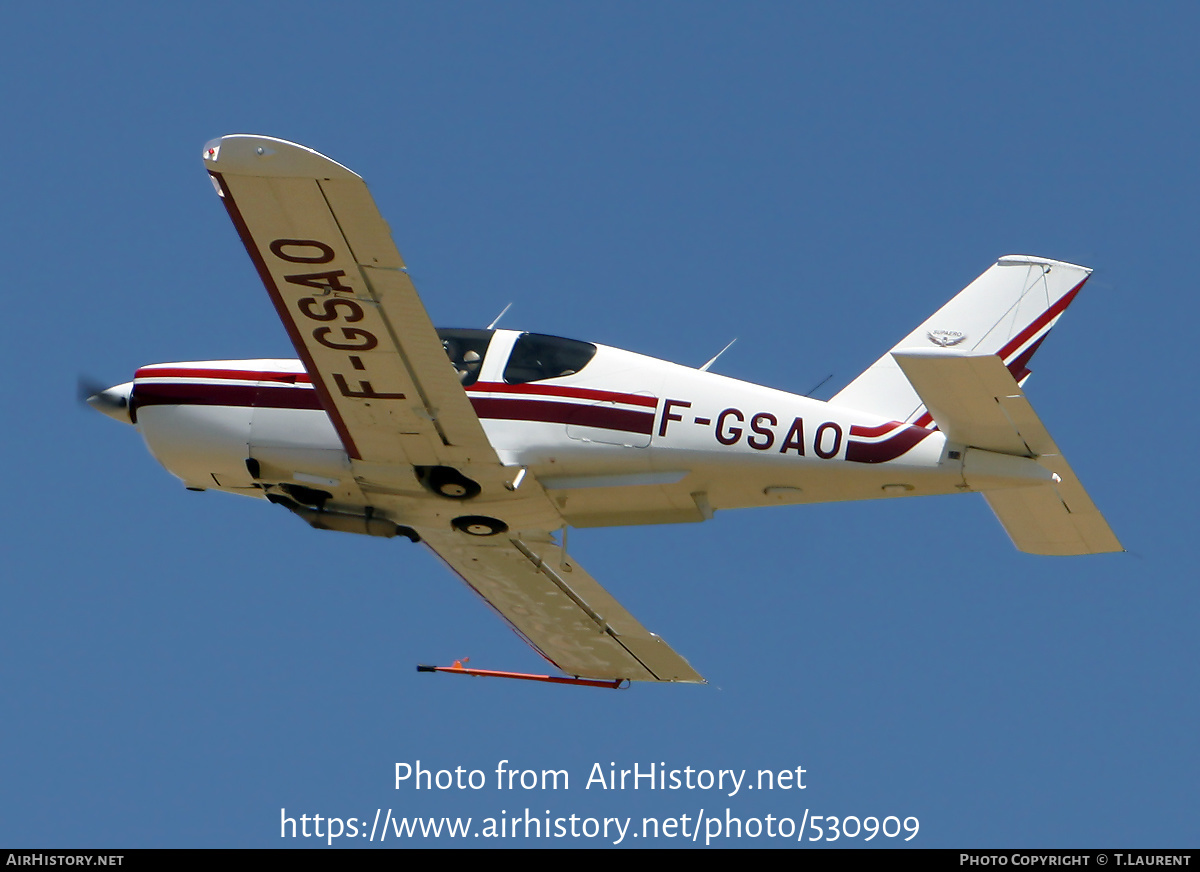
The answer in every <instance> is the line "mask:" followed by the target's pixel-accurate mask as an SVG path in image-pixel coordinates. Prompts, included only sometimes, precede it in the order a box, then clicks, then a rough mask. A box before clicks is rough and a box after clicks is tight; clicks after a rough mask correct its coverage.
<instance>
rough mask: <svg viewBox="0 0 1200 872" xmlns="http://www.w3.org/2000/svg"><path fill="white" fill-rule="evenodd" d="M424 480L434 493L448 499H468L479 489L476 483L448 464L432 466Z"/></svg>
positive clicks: (476, 493)
mask: <svg viewBox="0 0 1200 872" xmlns="http://www.w3.org/2000/svg"><path fill="white" fill-rule="evenodd" d="M426 481H427V482H428V483H429V489H430V490H432V491H433V492H434V493H435V494H438V495H439V496H443V497H446V499H450V500H469V499H470V498H471V497H473V496H476V495H478V493H479V491H480V490H481V488H480V487H479V485H478V484H476V483H475V482H473V481H471V479H469V478H467V477H466V476H465V475H463V474H462V473H461V472H459V471H458V470H457V469H454V468H452V467H449V466H434V467H432V468H431V469H430V470H429V473H428V478H427V479H426Z"/></svg>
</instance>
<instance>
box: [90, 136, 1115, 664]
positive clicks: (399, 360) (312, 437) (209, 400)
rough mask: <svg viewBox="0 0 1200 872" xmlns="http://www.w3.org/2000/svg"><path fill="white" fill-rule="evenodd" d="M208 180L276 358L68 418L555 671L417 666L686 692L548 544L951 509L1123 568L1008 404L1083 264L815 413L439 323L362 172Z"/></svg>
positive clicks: (251, 167) (1047, 451)
mask: <svg viewBox="0 0 1200 872" xmlns="http://www.w3.org/2000/svg"><path fill="white" fill-rule="evenodd" d="M204 162H205V165H206V167H207V169H208V172H209V175H210V176H211V177H212V183H213V187H214V188H215V189H216V191H217V194H218V196H220V198H221V199H222V201H223V202H224V204H225V208H226V209H227V210H228V212H229V216H230V218H232V219H233V223H234V226H235V227H236V228H237V231H238V234H239V235H240V236H241V238H242V242H243V243H245V246H246V250H247V252H249V254H250V258H251V260H253V262H254V265H255V266H256V267H257V269H258V273H259V276H260V277H261V278H262V281H263V284H264V285H266V288H267V291H268V293H269V294H270V296H271V299H272V301H273V302H274V304H275V308H276V310H277V311H278V313H279V316H280V318H281V319H282V320H283V323H284V325H285V326H286V328H287V331H288V334H289V335H290V337H291V340H292V343H293V344H294V345H295V347H296V351H297V352H298V353H299V355H300V360H298V361H297V360H233V361H229V360H222V361H205V362H199V363H167V364H157V365H154V366H147V367H143V368H142V369H139V370H138V371H137V374H136V375H135V377H134V380H133V381H132V382H128V383H126V384H122V385H118V386H116V387H112V388H109V389H107V390H104V391H100V392H98V393H96V394H95V395H94V396H92V397H91V398H90V399H89V402H90V403H91V405H92V406H94V407H95V408H97V409H99V410H100V411H102V412H105V413H106V414H108V415H109V416H111V417H113V418H116V419H118V420H121V421H125V422H127V423H130V424H134V425H135V426H136V427H137V429H138V430H139V431H141V433H142V435H143V436H144V437H145V440H146V443H147V445H148V446H149V448H150V451H151V452H152V453H153V454H154V456H155V457H156V458H157V459H158V461H159V462H160V463H162V464H163V466H165V467H166V468H167V469H168V470H169V471H170V472H172V473H174V474H175V475H176V476H178V477H179V478H181V479H182V480H183V482H184V484H185V485H186V486H187V487H189V488H192V489H196V490H204V489H216V490H222V491H226V492H228V493H235V494H242V495H244V496H252V497H258V498H262V499H267V500H270V501H271V502H273V503H276V504H278V505H280V506H283V507H284V508H286V509H288V510H290V511H291V512H294V513H295V514H296V515H298V516H299V517H301V518H303V519H304V520H305V521H307V522H308V523H309V524H311V525H312V526H314V527H317V528H319V529H326V530H342V531H347V532H354V533H363V534H367V535H373V536H389V537H390V536H397V535H401V536H407V537H408V538H410V539H412V540H413V541H421V542H424V543H425V544H426V545H428V546H429V548H431V549H432V550H433V551H434V552H435V553H436V554H437V555H438V556H439V557H440V558H442V560H444V561H445V562H446V563H447V564H448V565H449V566H450V567H451V568H452V569H453V570H454V571H455V572H457V573H458V574H459V575H460V576H462V578H463V579H464V580H465V581H466V582H467V584H469V585H470V586H471V587H472V588H473V589H474V590H475V591H476V592H477V593H478V594H479V595H480V596H482V597H483V598H484V599H485V600H486V601H487V602H488V603H489V604H490V605H491V606H492V608H494V609H495V610H496V611H497V612H499V613H500V614H501V615H502V616H503V617H504V618H505V619H506V620H507V621H508V622H509V623H510V624H511V625H512V627H513V628H514V629H515V630H516V631H517V632H518V633H519V634H520V635H521V636H523V637H524V638H525V639H526V640H527V641H528V642H529V643H530V644H531V645H532V646H533V647H534V648H535V649H536V650H538V651H539V652H540V653H541V654H542V655H543V656H544V657H545V658H546V659H547V660H549V661H550V662H551V663H553V664H554V665H555V666H556V667H558V668H559V669H560V670H562V672H563V673H566V675H564V676H525V675H519V674H513V673H486V672H484V671H482V670H474V669H468V668H466V667H463V666H462V665H461V664H455V666H454V667H437V669H438V670H440V671H452V672H466V673H473V674H498V675H507V676H511V677H526V678H539V679H542V680H551V681H561V682H566V683H579V684H602V685H608V686H619V685H621V684H623V683H624V682H626V681H682V682H700V681H703V679H702V678H701V676H700V675H699V674H698V673H697V672H696V671H695V670H694V669H693V668H692V667H691V666H690V665H689V664H688V662H687V661H686V660H684V658H683V657H681V656H680V655H679V654H677V653H676V652H675V651H674V650H673V649H672V648H671V647H670V646H668V645H667V643H666V642H664V641H663V640H662V639H661V638H660V637H658V636H656V635H654V634H653V633H650V632H648V631H647V630H646V629H645V628H644V627H643V626H642V625H641V624H640V623H639V622H638V621H637V620H636V619H635V618H634V617H633V616H632V615H631V614H629V612H627V611H626V610H625V609H624V608H622V607H621V605H620V604H619V603H617V601H616V600H615V599H614V598H613V597H612V596H611V595H610V594H609V593H608V592H607V591H606V590H605V589H604V588H603V587H601V586H600V585H599V584H598V583H597V582H596V581H595V579H593V578H592V577H591V576H590V575H588V573H587V572H586V571H585V570H584V569H583V568H582V567H580V566H579V565H578V564H577V563H575V562H574V561H573V560H570V559H568V557H567V554H566V552H565V550H564V549H565V544H566V543H565V536H566V528H567V526H575V527H597V526H608V525H619V524H662V523H676V522H686V521H703V520H705V519H707V518H710V517H712V514H713V512H714V511H716V510H717V509H727V508H739V507H745V506H768V505H779V504H788V505H794V504H800V503H816V502H823V501H831V500H867V499H881V498H887V497H898V496H919V495H927V494H955V493H961V492H964V491H968V492H970V491H974V492H979V493H982V494H983V496H984V498H985V499H986V500H987V501H988V504H989V505H990V506H991V507H992V510H993V511H994V512H995V514H996V516H997V518H998V519H999V520H1000V523H1001V524H1003V525H1004V528H1005V530H1006V531H1007V532H1008V534H1009V536H1010V537H1011V538H1012V540H1013V543H1014V544H1015V545H1016V546H1017V547H1018V548H1019V549H1021V550H1022V551H1028V552H1032V553H1035V554H1092V553H1098V552H1105V551H1119V550H1121V545H1120V543H1119V542H1118V541H1117V539H1116V537H1115V536H1114V535H1113V533H1112V531H1111V530H1110V529H1109V527H1108V524H1107V523H1106V522H1105V520H1104V518H1103V517H1102V516H1101V514H1100V512H1099V511H1098V510H1097V509H1096V507H1095V506H1094V505H1093V504H1092V502H1091V500H1090V499H1089V498H1088V495H1087V493H1086V492H1085V491H1084V489H1083V487H1082V486H1081V485H1080V483H1079V481H1078V480H1077V479H1076V477H1075V475H1074V474H1073V473H1072V471H1071V468H1070V467H1069V466H1068V465H1067V462H1066V460H1065V459H1064V458H1063V456H1062V454H1061V453H1060V452H1059V450H1058V448H1057V446H1056V445H1055V444H1054V441H1053V440H1052V439H1051V437H1050V434H1049V433H1048V432H1047V431H1046V428H1045V427H1044V426H1043V425H1042V423H1041V421H1039V420H1038V417H1037V415H1036V414H1035V413H1034V411H1033V409H1032V407H1031V406H1030V404H1029V402H1028V400H1027V399H1026V398H1025V395H1024V394H1023V392H1022V390H1021V387H1020V385H1021V384H1022V383H1023V382H1024V380H1025V378H1026V377H1027V376H1028V375H1029V369H1028V363H1029V359H1030V357H1031V356H1032V355H1033V353H1034V352H1035V351H1036V350H1037V348H1038V346H1039V345H1040V344H1041V342H1042V340H1043V339H1044V338H1045V337H1046V334H1047V332H1048V331H1049V330H1050V328H1051V327H1053V326H1054V323H1055V322H1056V321H1057V320H1058V318H1059V316H1061V315H1062V313H1063V311H1064V310H1065V309H1066V307H1067V306H1068V305H1069V304H1070V303H1071V301H1072V300H1073V299H1074V298H1075V295H1076V294H1078V293H1079V290H1080V288H1081V287H1082V286H1083V284H1084V282H1085V281H1086V280H1087V278H1088V275H1089V273H1090V270H1089V269H1087V268H1085V267H1080V266H1073V265H1071V264H1068V263H1060V262H1058V261H1053V260H1047V259H1045V258H1040V257H1027V256H1023V255H1022V256H1009V257H1002V258H1000V260H999V261H997V262H996V263H995V264H994V265H993V266H992V267H991V268H990V269H988V270H987V272H985V273H984V274H983V275H982V276H980V277H979V278H977V279H976V280H975V281H974V282H972V283H971V284H970V285H968V286H967V288H966V289H965V290H963V291H962V292H961V293H959V294H958V296H956V297H954V299H952V300H951V301H950V302H949V303H947V304H946V305H945V306H943V307H942V308H941V309H939V310H938V311H937V312H936V313H934V314H933V315H932V316H931V317H930V318H929V319H928V320H927V321H925V322H924V323H923V324H921V325H920V326H919V327H917V329H916V330H914V331H913V332H911V333H909V334H908V336H906V337H905V338H904V339H903V340H901V341H900V343H899V344H898V345H896V346H895V347H894V348H892V349H891V350H890V351H889V352H888V353H887V354H885V355H884V356H883V357H881V358H880V359H879V360H878V361H876V363H875V364H874V365H872V366H871V367H870V368H869V369H867V370H866V371H865V372H863V373H862V375H860V376H859V377H858V378H856V379H855V380H854V381H853V382H851V383H850V384H849V385H848V386H847V387H846V388H845V389H843V390H842V391H841V392H840V393H838V394H837V395H836V396H834V397H833V399H832V400H830V401H829V402H821V401H818V400H814V399H811V398H809V397H805V396H799V395H796V394H789V393H785V392H783V391H778V390H772V389H769V388H765V387H760V386H757V385H753V384H749V383H747V382H742V381H737V380H734V379H731V378H726V377H724V376H720V375H716V374H714V373H711V372H708V371H707V365H706V366H705V367H702V368H700V369H693V368H691V367H687V366H680V365H678V364H674V363H667V362H665V361H661V360H655V359H653V358H649V357H645V356H643V355H640V354H634V353H632V352H629V351H622V350H620V349H618V348H609V347H606V346H603V345H597V344H594V343H590V342H580V341H577V340H574V339H563V338H560V337H557V336H545V335H540V334H535V333H523V332H520V331H514V330H498V329H486V330H464V329H456V330H437V329H435V328H434V326H433V324H432V323H430V320H429V317H428V315H427V314H426V312H425V309H424V307H423V306H422V304H421V301H420V299H419V297H418V296H417V292H416V290H415V288H414V287H413V284H412V282H411V281H410V279H409V276H408V273H407V271H406V270H405V267H404V261H403V260H402V259H401V257H400V254H399V253H398V252H397V250H396V246H395V244H394V243H393V242H392V239H391V234H390V232H389V230H388V227H387V225H386V224H385V223H384V220H383V218H382V217H381V216H380V214H379V211H378V210H377V209H376V206H375V203H374V201H373V200H372V198H371V195H370V194H369V193H368V191H367V187H366V185H365V184H364V182H363V180H362V179H361V178H360V177H359V176H358V175H356V174H355V173H353V172H351V171H350V170H348V169H346V168H345V167H343V166H341V165H340V164H338V163H335V162H334V161H332V160H330V159H329V158H326V157H324V156H323V155H320V154H318V153H316V152H314V151H312V150H311V149H308V148H304V147H302V146H299V145H295V144H293V143H290V142H285V141H282V140H279V139H272V138H269V137H264V136H245V135H236V136H226V137H223V138H222V139H218V140H214V141H212V142H210V143H209V144H208V145H207V146H206V147H205V149H204ZM447 356H448V357H449V361H447ZM710 363H711V361H710ZM559 531H562V532H561V536H558V534H559ZM556 536H558V538H556ZM421 668H424V669H433V668H434V667H421Z"/></svg>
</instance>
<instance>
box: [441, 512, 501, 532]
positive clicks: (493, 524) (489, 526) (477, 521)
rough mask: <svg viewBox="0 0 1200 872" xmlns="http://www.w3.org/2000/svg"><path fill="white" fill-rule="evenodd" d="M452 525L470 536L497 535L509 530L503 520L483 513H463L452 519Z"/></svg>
mask: <svg viewBox="0 0 1200 872" xmlns="http://www.w3.org/2000/svg"><path fill="white" fill-rule="evenodd" d="M450 526H451V527H453V528H454V529H455V530H461V531H462V532H464V533H466V534H467V535H468V536H496V535H498V534H500V533H504V532H507V530H508V524H506V523H504V522H503V521H498V520H496V519H495V518H485V517H483V516H482V515H463V516H462V517H461V518H455V519H454V520H453V521H451V522H450Z"/></svg>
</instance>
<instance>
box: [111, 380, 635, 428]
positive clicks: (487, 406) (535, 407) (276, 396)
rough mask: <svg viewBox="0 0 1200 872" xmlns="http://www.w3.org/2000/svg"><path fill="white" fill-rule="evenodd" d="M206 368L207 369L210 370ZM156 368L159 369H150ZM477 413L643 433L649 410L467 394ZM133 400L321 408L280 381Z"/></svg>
mask: <svg viewBox="0 0 1200 872" xmlns="http://www.w3.org/2000/svg"><path fill="white" fill-rule="evenodd" d="M210 371H211V370H210ZM151 372H155V373H157V374H160V375H161V374H162V371H161V370H152V371H151ZM254 375H256V373H239V374H237V375H235V376H231V378H237V377H243V378H246V379H247V380H249V379H250V378H253V376H254ZM470 399H471V405H472V406H473V407H474V408H475V414H477V415H478V416H479V417H480V418H487V419H492V420H502V421H540V422H542V423H551V424H564V425H568V426H571V425H573V426H578V427H601V428H604V429H607V430H620V431H623V432H626V433H641V434H645V435H649V434H650V432H651V431H652V430H653V429H654V413H653V412H640V411H637V410H635V409H616V408H613V407H611V406H601V405H584V404H582V403H558V402H553V401H546V400H518V399H505V398H502V397H471V398H470ZM133 406H134V408H142V407H145V406H247V407H260V408H267V409H311V410H321V402H320V397H318V395H317V392H316V391H314V390H312V389H311V388H307V387H285V386H283V385H262V384H257V385H238V384H220V383H214V382H208V383H186V382H155V381H150V380H148V378H147V379H146V380H141V381H138V382H135V384H134V387H133Z"/></svg>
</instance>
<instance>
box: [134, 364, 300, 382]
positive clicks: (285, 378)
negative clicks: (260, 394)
mask: <svg viewBox="0 0 1200 872" xmlns="http://www.w3.org/2000/svg"><path fill="white" fill-rule="evenodd" d="M133 377H134V378H135V379H139V378H145V379H152V378H200V379H213V378H219V379H232V380H234V381H270V382H283V383H285V384H312V379H311V378H309V377H308V373H306V372H278V371H275V370H257V369H255V370H251V369H199V368H196V367H181V366H143V367H142V368H141V369H139V370H138V371H137V372H136V373H134V375H133Z"/></svg>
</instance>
